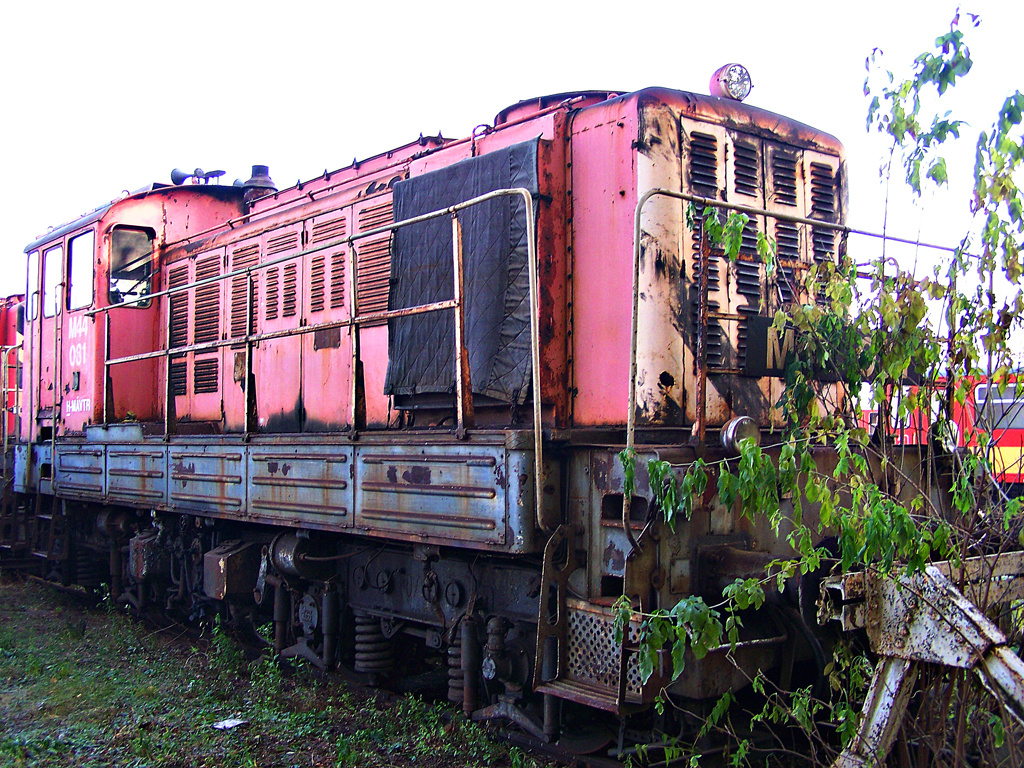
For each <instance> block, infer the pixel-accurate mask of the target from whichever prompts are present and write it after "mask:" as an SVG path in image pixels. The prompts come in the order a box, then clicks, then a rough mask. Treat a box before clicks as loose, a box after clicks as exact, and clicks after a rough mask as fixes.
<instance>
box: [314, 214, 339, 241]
mask: <svg viewBox="0 0 1024 768" xmlns="http://www.w3.org/2000/svg"><path fill="white" fill-rule="evenodd" d="M347 231H348V225H347V222H346V220H345V218H344V217H341V218H339V219H331V220H330V221H318V222H317V223H316V224H314V225H313V229H312V231H311V232H310V238H309V242H310V244H311V245H318V244H320V243H329V242H331V241H332V240H337V239H339V238H342V237H344V236H345V235H346V234H347Z"/></svg>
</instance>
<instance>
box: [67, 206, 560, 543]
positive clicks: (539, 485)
mask: <svg viewBox="0 0 1024 768" xmlns="http://www.w3.org/2000/svg"><path fill="white" fill-rule="evenodd" d="M502 197H520V198H522V200H523V202H524V209H525V216H526V242H527V262H528V272H529V290H530V347H531V350H530V352H531V367H532V387H533V400H534V408H533V433H534V438H533V441H534V480H535V482H534V495H535V497H536V499H535V503H536V510H535V516H536V523H537V526H538V527H539V528H540V529H541V530H542V531H545V532H547V533H550V532H551V531H552V530H553V529H552V528H551V527H550V526H548V525H547V524H546V522H545V521H544V515H543V510H542V502H543V490H544V483H543V475H542V472H543V420H542V413H541V382H540V328H539V313H540V299H539V277H538V272H537V244H536V239H537V238H536V220H535V214H534V210H533V195H532V193H531V192H530V191H529V190H528V189H525V188H522V187H514V188H510V189H499V190H495V191H493V192H488V193H486V194H483V195H479V196H477V197H474V198H471V199H469V200H466V201H463V202H461V203H456V204H455V205H450V206H448V207H446V208H441V209H438V210H435V211H431V212H429V213H425V214H421V215H419V216H415V217H413V218H410V219H405V220H403V221H400V222H395V223H393V224H387V225H384V226H380V227H375V228H373V229H369V230H366V231H365V232H360V233H357V234H354V235H349V236H347V237H339V238H337V239H335V240H331V241H329V242H326V243H323V244H321V245H318V246H316V247H314V248H307V249H304V250H300V251H296V252H295V253H292V254H286V255H284V256H280V257H278V258H276V259H272V260H270V261H265V262H261V263H259V264H253V265H252V266H249V267H244V268H242V269H235V270H232V271H230V272H226V273H224V274H222V275H218V276H216V277H210V278H205V279H203V280H197V281H195V282H192V283H188V284H186V285H181V286H175V287H173V288H167V289H164V290H162V291H156V292H154V293H151V294H147V295H146V296H140V297H138V298H135V299H130V300H128V301H124V302H121V303H118V304H115V305H111V306H106V307H98V308H96V309H93V310H89V311H88V312H86V315H88V316H94V315H98V314H103V315H104V317H105V323H104V363H103V366H104V377H103V423H104V424H107V423H109V414H108V412H107V402H108V399H109V397H108V389H107V388H108V382H109V377H110V376H109V374H110V368H111V367H112V366H114V365H119V364H122V363H130V362H135V361H139V360H147V359H156V358H164V360H165V384H166V389H167V392H166V396H167V402H166V403H165V414H164V415H165V428H164V431H165V435H164V436H165V439H166V438H167V437H168V434H169V428H170V413H169V410H168V408H169V404H170V403H172V402H173V398H172V396H171V394H170V359H171V358H172V357H177V356H181V355H183V354H186V353H188V352H196V351H206V350H213V349H219V348H222V347H227V346H236V345H240V344H245V345H246V374H245V376H246V378H245V387H244V391H245V399H246V408H245V410H246V427H245V434H246V436H248V434H249V432H250V431H251V430H250V429H249V427H250V425H249V423H248V419H249V407H248V404H249V395H250V390H249V379H250V374H251V354H252V353H251V350H252V345H253V344H254V343H257V342H259V341H263V340H267V339H275V338H283V337H290V336H300V335H303V334H306V333H312V332H315V331H318V330H324V329H328V328H344V327H348V328H354V327H359V326H360V325H365V324H367V323H370V322H378V321H380V320H388V319H391V318H397V317H407V316H410V315H415V314H424V313H427V312H439V311H444V310H449V309H451V310H454V312H455V321H456V322H455V327H456V347H457V349H456V354H455V367H456V370H455V378H456V389H457V392H456V395H457V397H456V405H457V417H458V429H457V434H458V435H459V436H460V437H462V436H464V435H465V431H466V428H467V426H471V421H472V413H473V406H472V387H471V382H470V380H469V363H468V352H467V350H466V349H465V347H464V338H463V334H462V332H460V329H462V328H464V323H465V318H464V313H463V303H464V300H463V289H462V285H463V269H462V235H461V225H460V224H459V221H458V214H459V212H460V211H463V210H466V209H468V208H471V207H473V206H476V205H480V204H482V203H485V202H487V201H489V200H494V199H498V198H502ZM442 216H450V217H451V218H452V233H453V243H452V250H453V254H452V259H453V267H454V275H453V282H454V285H453V289H454V291H455V294H454V296H455V298H454V299H451V300H445V301H440V302H433V303H430V304H421V305H417V306H413V307H405V308H402V309H397V310H388V311H384V312H371V313H367V314H365V315H360V314H359V307H358V292H357V291H356V290H354V289H353V290H352V291H351V292H350V294H349V295H350V317H349V318H348V319H346V320H338V321H330V322H326V323H319V324H316V325H311V326H300V327H297V328H294V329H288V330H284V331H275V332H271V333H262V334H254V333H251V331H252V328H253V322H252V321H253V295H252V275H253V273H255V272H259V271H260V270H264V269H268V268H269V267H272V266H275V265H278V264H282V263H285V262H290V261H295V260H297V259H301V258H303V257H306V256H308V255H311V254H314V253H318V252H320V251H325V250H328V249H331V248H337V247H338V246H339V245H343V244H345V245H347V246H348V248H349V251H350V254H351V256H350V269H349V279H350V281H351V284H352V285H353V286H355V285H357V279H358V263H357V258H356V256H357V254H356V248H355V243H356V242H357V241H359V240H363V239H366V238H369V237H374V236H376V235H380V234H384V233H391V232H394V231H395V230H398V229H400V228H402V227H407V226H411V225H413V224H419V223H422V222H426V221H431V220H433V219H437V218H440V217H442ZM242 275H244V276H246V278H247V280H248V283H249V286H250V289H249V291H248V293H247V308H246V310H247V311H246V316H247V321H248V322H247V326H246V335H245V336H244V337H236V338H233V339H227V340H223V341H217V342H208V343H204V344H198V345H197V344H192V345H187V346H184V347H170V346H168V347H167V348H166V349H163V350H155V351H153V352H144V353H140V354H136V355H129V356H126V357H121V358H114V359H111V358H110V312H111V310H115V309H121V308H125V307H130V306H133V305H137V304H140V303H143V302H148V301H150V300H152V299H154V298H160V297H164V296H172V295H174V294H179V293H183V292H185V291H189V290H193V289H195V288H198V287H202V286H205V285H211V284H214V283H218V282H221V281H226V280H228V279H230V278H234V277H239V276H242ZM167 305H168V310H167V311H168V337H167V341H168V344H169V342H170V333H169V323H170V302H167ZM360 361H361V358H360V355H359V344H358V335H357V336H356V338H355V339H354V340H353V365H352V386H353V392H352V393H351V394H352V397H351V401H352V405H351V407H352V409H353V412H354V409H355V407H356V397H355V392H354V388H355V385H356V373H357V366H358V364H359V363H360ZM352 424H353V428H354V427H355V420H354V419H353V422H352Z"/></svg>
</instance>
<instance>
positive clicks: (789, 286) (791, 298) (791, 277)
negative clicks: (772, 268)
mask: <svg viewBox="0 0 1024 768" xmlns="http://www.w3.org/2000/svg"><path fill="white" fill-rule="evenodd" d="M776 279H777V280H778V284H779V300H780V301H781V302H782V303H783V304H792V303H794V302H795V301H796V299H797V294H798V290H797V289H798V287H799V286H798V285H797V279H796V270H795V269H793V268H792V267H779V270H778V272H776Z"/></svg>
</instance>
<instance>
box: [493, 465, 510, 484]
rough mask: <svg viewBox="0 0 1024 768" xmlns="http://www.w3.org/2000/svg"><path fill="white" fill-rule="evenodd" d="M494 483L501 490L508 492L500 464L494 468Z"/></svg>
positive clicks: (506, 481) (503, 471) (503, 469)
mask: <svg viewBox="0 0 1024 768" xmlns="http://www.w3.org/2000/svg"><path fill="white" fill-rule="evenodd" d="M494 483H495V485H497V486H498V487H499V488H501V489H503V490H506V491H507V490H508V478H507V477H505V468H504V467H502V466H501V465H500V464H499V465H498V466H496V467H495V468H494Z"/></svg>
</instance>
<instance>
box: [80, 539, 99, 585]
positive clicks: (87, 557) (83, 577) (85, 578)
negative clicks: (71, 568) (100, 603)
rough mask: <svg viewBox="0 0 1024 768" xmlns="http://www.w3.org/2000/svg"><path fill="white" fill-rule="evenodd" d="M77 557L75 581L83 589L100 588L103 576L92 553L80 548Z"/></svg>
mask: <svg viewBox="0 0 1024 768" xmlns="http://www.w3.org/2000/svg"><path fill="white" fill-rule="evenodd" d="M76 555H77V556H76V557H75V582H76V583H77V584H78V585H79V586H80V587H82V588H83V589H99V586H100V581H101V576H100V573H99V570H98V569H97V567H96V559H95V558H94V557H91V555H92V553H91V552H88V551H85V550H81V549H79V550H78V552H77V553H76Z"/></svg>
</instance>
